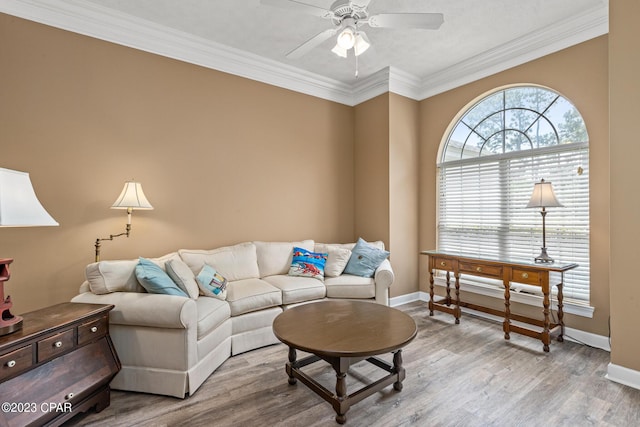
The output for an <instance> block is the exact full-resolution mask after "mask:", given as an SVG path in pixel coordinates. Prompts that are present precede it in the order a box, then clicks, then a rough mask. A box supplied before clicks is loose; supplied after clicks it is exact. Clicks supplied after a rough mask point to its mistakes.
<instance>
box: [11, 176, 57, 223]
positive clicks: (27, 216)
mask: <svg viewBox="0 0 640 427" xmlns="http://www.w3.org/2000/svg"><path fill="white" fill-rule="evenodd" d="M55 225H59V224H58V223H57V222H56V220H55V219H53V218H52V217H51V215H49V213H48V212H47V211H46V210H45V209H44V208H43V207H42V205H41V204H40V201H39V200H38V198H37V197H36V193H35V191H34V190H33V185H31V179H30V178H29V174H28V173H26V172H19V171H15V170H11V169H4V168H0V227H36V226H55Z"/></svg>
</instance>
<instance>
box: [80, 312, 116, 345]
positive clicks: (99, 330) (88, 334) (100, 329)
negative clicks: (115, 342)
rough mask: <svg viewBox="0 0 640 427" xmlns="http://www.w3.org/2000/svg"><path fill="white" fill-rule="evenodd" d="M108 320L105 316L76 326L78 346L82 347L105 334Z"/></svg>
mask: <svg viewBox="0 0 640 427" xmlns="http://www.w3.org/2000/svg"><path fill="white" fill-rule="evenodd" d="M108 328H109V318H108V317H107V316H104V317H100V318H98V319H94V320H92V321H90V322H86V323H83V324H82V325H80V326H78V345H83V344H86V343H88V342H91V341H93V340H96V339H98V338H101V337H103V336H105V335H106V334H107V331H108V330H109V329H108Z"/></svg>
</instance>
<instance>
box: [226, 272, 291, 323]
mask: <svg viewBox="0 0 640 427" xmlns="http://www.w3.org/2000/svg"><path fill="white" fill-rule="evenodd" d="M227 302H228V303H229V307H230V308H231V315H232V316H237V315H239V314H243V313H249V312H250V311H256V310H262V309H263V308H268V307H275V306H277V305H281V304H282V292H281V291H280V289H278V288H276V287H275V286H272V285H270V284H269V283H267V282H265V281H264V280H261V279H243V280H235V281H229V283H227Z"/></svg>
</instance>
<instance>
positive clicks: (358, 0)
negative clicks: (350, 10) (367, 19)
mask: <svg viewBox="0 0 640 427" xmlns="http://www.w3.org/2000/svg"><path fill="white" fill-rule="evenodd" d="M369 3H371V0H353V1H352V2H351V4H353V5H356V6H358V7H361V8H363V7H367V6H369Z"/></svg>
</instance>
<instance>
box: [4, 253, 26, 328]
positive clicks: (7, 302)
mask: <svg viewBox="0 0 640 427" xmlns="http://www.w3.org/2000/svg"><path fill="white" fill-rule="evenodd" d="M12 262H13V259H12V258H3V259H0V315H1V316H0V336H2V335H8V334H11V333H13V332H16V331H19V330H20V329H22V317H20V316H14V315H13V314H11V311H9V310H10V309H11V307H12V306H13V303H12V302H11V297H10V296H7V297H6V298H5V297H4V284H5V282H6V281H7V280H9V278H10V277H11V272H10V271H9V264H11V263H12Z"/></svg>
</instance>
